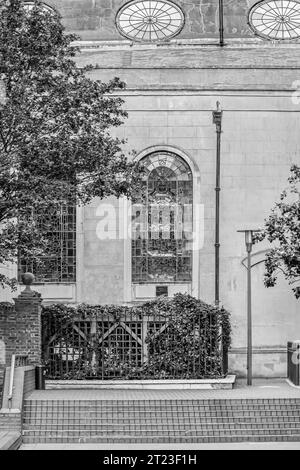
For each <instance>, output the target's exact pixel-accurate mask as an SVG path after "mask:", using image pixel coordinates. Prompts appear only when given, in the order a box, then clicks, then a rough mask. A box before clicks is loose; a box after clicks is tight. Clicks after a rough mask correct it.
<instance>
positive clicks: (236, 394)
mask: <svg viewBox="0 0 300 470" xmlns="http://www.w3.org/2000/svg"><path fill="white" fill-rule="evenodd" d="M26 398H27V399H31V400H58V401H60V400H91V401H92V400H127V401H131V400H133V401H134V400H214V399H217V400H219V399H228V400H235V399H260V398H261V399H268V398H269V399H274V398H300V387H294V386H291V385H290V384H289V383H288V382H287V380H286V379H256V380H254V381H253V386H252V387H248V386H247V383H246V380H238V381H237V382H236V384H235V387H234V389H232V390H230V389H215V390H171V389H169V390H125V389H117V390H110V389H104V390H103V389H102V390H95V389H93V390H85V389H76V390H75V389H68V390H61V389H58V390H35V391H34V392H32V393H30V394H29V395H27V396H26Z"/></svg>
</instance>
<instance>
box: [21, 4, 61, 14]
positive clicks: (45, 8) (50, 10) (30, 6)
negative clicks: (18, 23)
mask: <svg viewBox="0 0 300 470" xmlns="http://www.w3.org/2000/svg"><path fill="white" fill-rule="evenodd" d="M34 6H35V3H34V2H23V7H24V9H25V11H28V12H30V11H31V10H32V9H33V8H34ZM42 9H43V11H45V12H47V13H54V10H53V8H51V7H49V6H48V5H46V4H45V3H43V4H42Z"/></svg>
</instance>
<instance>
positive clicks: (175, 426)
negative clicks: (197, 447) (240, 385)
mask: <svg viewBox="0 0 300 470" xmlns="http://www.w3.org/2000/svg"><path fill="white" fill-rule="evenodd" d="M186 428H189V429H190V428H193V429H204V430H218V429H240V428H247V429H258V428H259V429H261V430H262V429H266V430H269V429H279V430H280V429H287V428H289V429H298V430H299V432H300V423H289V422H287V423H274V424H270V423H268V424H265V425H263V424H262V423H244V422H243V423H232V424H230V423H191V422H189V423H177V422H175V423H165V424H164V423H161V424H158V423H136V424H134V423H132V424H130V425H129V424H127V425H126V424H123V425H120V424H101V425H99V424H93V423H74V424H72V425H68V424H66V425H58V424H55V423H41V424H40V425H37V424H36V423H34V424H31V423H25V424H24V426H23V429H26V430H38V429H39V430H41V431H43V430H44V429H53V430H55V431H57V432H58V431H60V430H66V431H68V430H72V429H79V430H82V431H86V430H89V429H91V430H95V431H97V430H99V431H114V432H115V430H119V431H121V430H122V431H125V432H126V430H128V429H134V430H136V431H137V430H139V432H143V431H144V430H148V429H156V430H159V429H163V430H164V429H166V430H168V431H170V430H181V429H186Z"/></svg>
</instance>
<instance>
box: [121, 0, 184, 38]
mask: <svg viewBox="0 0 300 470" xmlns="http://www.w3.org/2000/svg"><path fill="white" fill-rule="evenodd" d="M116 22H117V26H118V29H119V31H120V33H121V34H122V35H123V36H125V37H127V38H128V39H132V40H134V41H148V42H152V41H161V40H164V39H170V38H172V37H174V36H176V35H177V34H178V33H179V32H180V31H181V29H182V28H183V26H184V15H183V12H182V10H181V9H180V8H179V7H178V6H177V5H175V4H174V3H172V2H168V1H153V0H149V1H143V0H137V1H136V0H135V1H133V2H130V3H127V4H126V5H124V6H123V8H121V10H120V11H119V13H118V14H117V19H116Z"/></svg>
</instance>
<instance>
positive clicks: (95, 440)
mask: <svg viewBox="0 0 300 470" xmlns="http://www.w3.org/2000/svg"><path fill="white" fill-rule="evenodd" d="M277 441H278V442H283V441H284V442H300V433H299V434H293V435H286V436H282V435H272V434H269V435H266V436H255V435H237V436H230V435H219V436H209V437H208V436H205V437H199V436H181V437H172V436H169V437H166V436H157V435H156V436H147V437H143V436H135V437H132V436H130V437H128V438H125V439H124V436H118V437H116V436H114V437H106V438H105V437H103V438H99V437H93V436H90V437H70V436H68V435H64V436H63V437H53V438H52V437H49V436H45V437H44V438H43V439H42V440H41V439H40V437H38V436H26V435H25V436H23V443H24V444H36V443H45V444H54V443H70V444H71V443H78V444H83V443H86V444H124V443H128V444H151V443H152V444H153V443H154V444H155V443H157V444H167V443H170V444H176V443H179V444H182V443H187V444H193V443H198V444H201V443H203V444H204V443H206V444H207V443H230V442H235V443H236V442H277Z"/></svg>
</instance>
